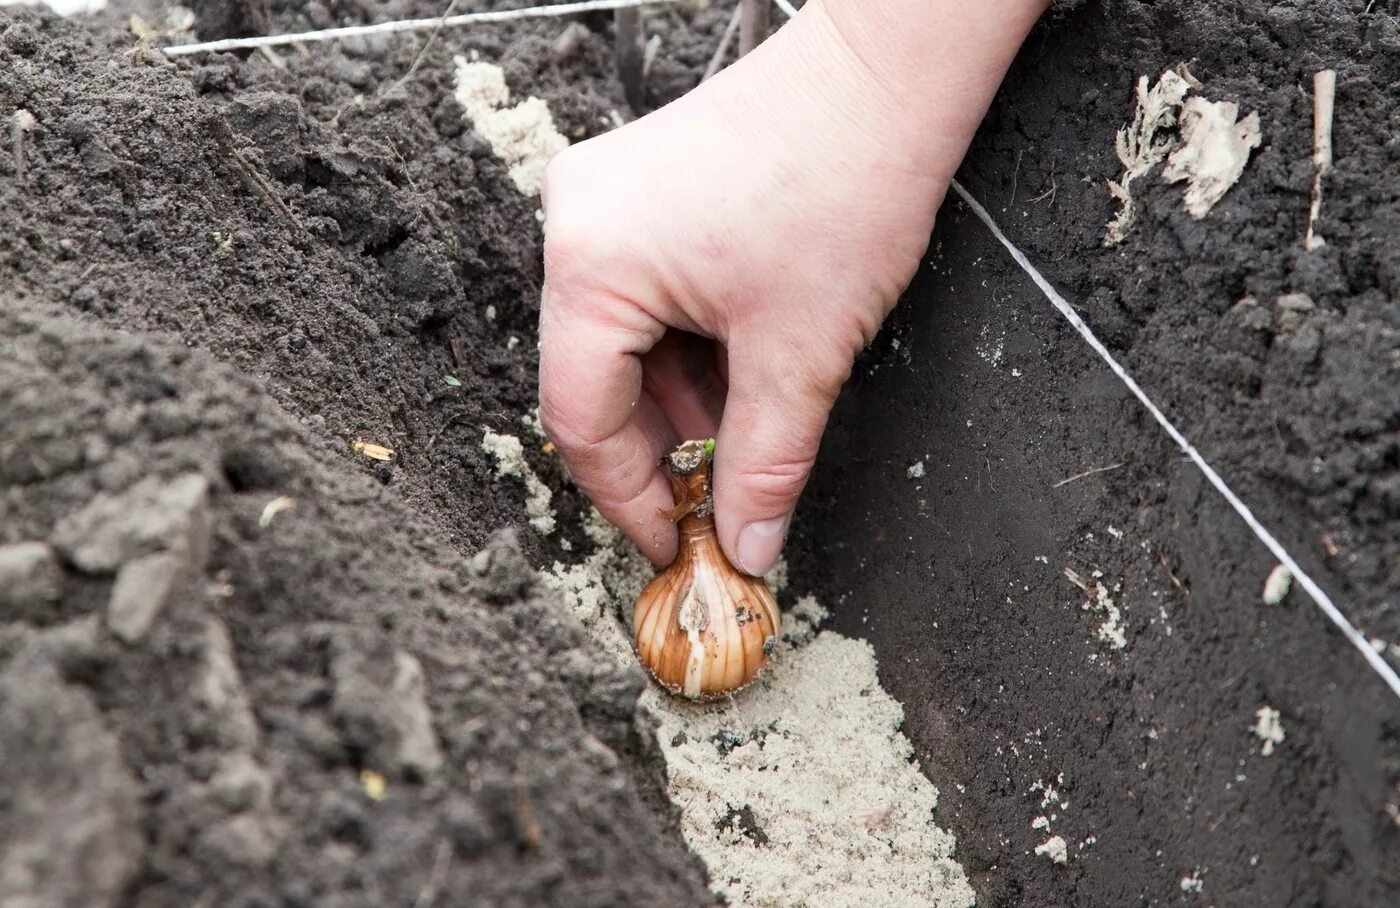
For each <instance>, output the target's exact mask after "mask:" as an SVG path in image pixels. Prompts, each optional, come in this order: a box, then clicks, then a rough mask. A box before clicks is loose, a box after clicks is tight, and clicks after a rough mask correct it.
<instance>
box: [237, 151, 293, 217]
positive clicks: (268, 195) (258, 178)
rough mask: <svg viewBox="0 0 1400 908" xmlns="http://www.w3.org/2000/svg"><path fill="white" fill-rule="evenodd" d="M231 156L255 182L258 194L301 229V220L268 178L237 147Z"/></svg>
mask: <svg viewBox="0 0 1400 908" xmlns="http://www.w3.org/2000/svg"><path fill="white" fill-rule="evenodd" d="M229 157H230V158H231V159H232V160H233V163H234V164H236V165H237V166H238V170H239V172H241V173H242V174H243V176H245V177H247V178H248V180H249V181H250V182H251V183H252V184H253V188H254V189H256V190H257V191H258V195H260V196H262V197H263V199H264V200H266V202H267V203H268V204H269V205H271V206H272V207H273V208H275V209H277V213H278V214H280V215H282V217H283V218H285V219H286V221H287V223H289V224H291V225H292V226H293V227H296V228H297V229H301V224H300V222H298V221H297V219H296V218H294V217H292V212H291V210H290V209H288V208H287V205H286V203H284V202H283V201H282V200H281V199H279V198H278V197H277V193H276V192H274V191H273V189H272V187H271V186H270V185H268V182H267V180H264V179H263V177H262V174H260V173H258V172H257V170H256V169H255V168H254V167H253V165H252V164H249V163H248V162H247V161H245V160H244V159H243V155H241V154H239V153H238V151H237V150H236V149H232V148H230V149H229Z"/></svg>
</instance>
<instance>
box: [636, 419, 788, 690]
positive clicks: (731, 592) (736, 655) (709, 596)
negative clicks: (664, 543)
mask: <svg viewBox="0 0 1400 908" xmlns="http://www.w3.org/2000/svg"><path fill="white" fill-rule="evenodd" d="M713 454H714V442H713V441H688V442H685V443H684V444H682V445H681V446H680V447H678V448H676V450H675V451H674V452H672V453H671V454H670V455H668V456H667V457H665V458H664V459H663V460H662V465H663V466H664V467H665V468H666V470H667V474H668V475H669V476H670V478H671V487H672V489H673V490H674V491H675V494H676V507H675V509H674V510H673V511H671V512H670V517H671V518H672V519H673V520H675V521H676V522H677V528H678V529H679V530H680V550H679V552H678V553H677V554H676V560H675V561H673V562H671V565H670V566H669V567H667V568H666V569H665V570H663V571H661V572H660V573H659V574H657V575H656V576H655V577H654V578H652V581H651V583H649V584H647V587H646V589H644V590H642V594H641V595H640V596H638V597H637V607H636V609H635V611H634V612H633V624H632V627H633V630H634V634H635V639H636V643H637V654H638V655H639V656H640V657H641V660H642V664H643V665H645V666H646V667H647V670H648V671H649V672H651V674H652V677H654V678H655V679H656V680H657V681H659V682H660V683H661V684H662V686H664V687H665V688H667V689H668V690H670V691H671V692H672V693H677V694H681V695H682V696H685V697H689V698H690V699H692V700H705V699H709V698H712V697H719V696H723V695H724V694H730V693H733V692H734V691H737V690H739V689H740V688H741V687H743V686H744V685H746V684H748V683H749V682H751V681H753V679H754V678H756V677H758V673H759V671H761V670H762V669H763V666H764V665H765V664H766V663H767V661H768V657H769V656H770V655H771V654H772V652H773V649H774V646H775V645H776V643H777V638H778V630H779V627H780V618H779V614H778V603H777V601H776V600H774V598H773V593H772V591H771V590H769V589H768V584H767V583H766V582H765V581H764V580H763V578H762V577H751V576H749V575H748V574H745V573H744V572H743V571H740V570H738V569H737V568H735V567H734V566H733V565H731V564H730V563H729V559H727V558H725V557H724V552H723V551H722V550H721V549H720V547H719V539H718V538H717V537H716V536H715V518H714V499H713V498H712V497H711V495H710V460H711V458H712V456H713Z"/></svg>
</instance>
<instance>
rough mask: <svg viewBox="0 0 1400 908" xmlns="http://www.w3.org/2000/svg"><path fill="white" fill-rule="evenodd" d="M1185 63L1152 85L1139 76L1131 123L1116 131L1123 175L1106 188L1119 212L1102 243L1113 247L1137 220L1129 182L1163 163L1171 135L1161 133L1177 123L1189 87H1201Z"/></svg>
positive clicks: (1167, 72)
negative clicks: (1135, 103)
mask: <svg viewBox="0 0 1400 908" xmlns="http://www.w3.org/2000/svg"><path fill="white" fill-rule="evenodd" d="M1200 86H1201V83H1200V82H1197V81H1196V80H1195V78H1194V77H1193V76H1192V75H1191V73H1190V72H1189V71H1188V70H1187V69H1186V67H1185V65H1182V66H1178V67H1177V68H1176V69H1168V70H1165V71H1163V73H1162V75H1161V76H1160V77H1158V79H1157V81H1156V83H1155V84H1151V85H1149V83H1148V81H1147V77H1146V76H1143V77H1141V78H1139V79H1138V83H1137V106H1136V108H1135V109H1134V110H1133V122H1132V125H1131V126H1124V127H1123V128H1122V129H1120V130H1118V135H1117V137H1116V139H1115V141H1114V149H1115V150H1116V151H1117V152H1118V160H1119V161H1121V162H1122V164H1123V175H1122V176H1121V177H1119V178H1118V180H1117V181H1116V182H1115V181H1113V180H1109V181H1108V191H1109V193H1110V194H1112V196H1113V197H1114V198H1115V199H1117V200H1118V203H1119V208H1118V214H1117V215H1116V216H1115V217H1114V218H1113V220H1112V221H1110V222H1109V224H1108V232H1107V233H1106V234H1105V235H1104V239H1103V242H1104V245H1105V246H1114V245H1117V244H1118V243H1121V242H1123V240H1124V239H1125V238H1127V236H1128V231H1129V230H1130V229H1131V228H1132V226H1133V222H1134V221H1136V220H1137V203H1136V202H1135V201H1134V200H1133V195H1132V185H1133V181H1134V180H1136V179H1137V178H1138V177H1141V176H1143V175H1145V174H1146V173H1147V172H1148V171H1149V170H1151V169H1152V168H1153V167H1156V166H1157V165H1158V164H1160V163H1161V162H1162V159H1163V158H1165V157H1166V156H1167V152H1168V151H1170V150H1171V148H1172V144H1173V140H1172V138H1171V137H1170V136H1160V135H1159V133H1160V132H1162V131H1163V130H1167V129H1171V128H1172V127H1173V126H1175V125H1176V114H1177V111H1178V110H1179V109H1180V108H1181V102H1182V99H1183V98H1185V97H1186V94H1187V92H1189V91H1190V90H1191V89H1192V88H1200Z"/></svg>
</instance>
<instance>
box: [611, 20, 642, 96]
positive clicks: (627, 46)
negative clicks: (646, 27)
mask: <svg viewBox="0 0 1400 908" xmlns="http://www.w3.org/2000/svg"><path fill="white" fill-rule="evenodd" d="M613 29H614V31H615V33H616V40H617V78H618V81H620V82H621V83H622V93H623V94H624V95H626V96H627V104H628V105H629V106H630V107H631V108H632V110H633V111H634V112H636V113H641V111H642V103H643V102H644V101H645V100H646V75H645V72H644V69H643V66H644V62H645V53H646V51H645V49H644V48H643V46H642V11H641V9H640V8H639V7H636V6H629V7H624V8H622V9H619V10H618V11H617V12H615V13H613Z"/></svg>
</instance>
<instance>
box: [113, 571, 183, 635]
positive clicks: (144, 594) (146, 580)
mask: <svg viewBox="0 0 1400 908" xmlns="http://www.w3.org/2000/svg"><path fill="white" fill-rule="evenodd" d="M184 568H185V562H184V559H183V558H181V557H180V556H178V555H172V554H169V553H167V552H159V553H157V554H155V555H147V556H145V557H144V558H138V559H136V560H135V561H129V562H127V563H126V564H125V565H123V566H122V568H121V570H120V571H119V572H118V573H117V582H116V583H114V584H113V585H112V596H111V598H110V599H109V600H108V602H107V628H108V629H109V630H110V631H111V632H112V634H113V635H115V636H116V637H117V638H118V639H120V640H123V641H125V642H127V643H135V642H136V641H138V640H140V639H141V638H142V637H144V636H145V635H146V631H148V630H150V629H151V625H152V624H154V623H155V620H156V618H157V617H158V616H159V615H160V613H161V612H162V611H163V610H164V609H165V606H166V604H167V603H168V602H169V601H170V597H171V595H172V594H173V593H174V592H175V588H176V587H177V586H179V584H180V581H181V580H182V579H184Z"/></svg>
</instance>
